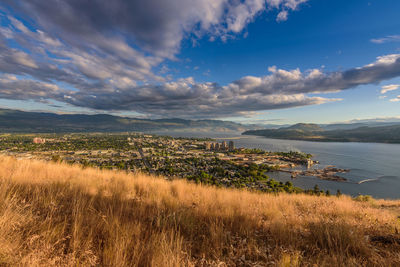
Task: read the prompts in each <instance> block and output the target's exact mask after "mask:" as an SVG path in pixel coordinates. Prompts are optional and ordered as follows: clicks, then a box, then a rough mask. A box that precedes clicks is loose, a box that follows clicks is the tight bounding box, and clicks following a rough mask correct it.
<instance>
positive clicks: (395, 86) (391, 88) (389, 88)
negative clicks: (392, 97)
mask: <svg viewBox="0 0 400 267" xmlns="http://www.w3.org/2000/svg"><path fill="white" fill-rule="evenodd" d="M399 87H400V84H389V85H384V86H382V90H381V94H386V93H387V92H390V91H394V90H397V89H398V88H399Z"/></svg>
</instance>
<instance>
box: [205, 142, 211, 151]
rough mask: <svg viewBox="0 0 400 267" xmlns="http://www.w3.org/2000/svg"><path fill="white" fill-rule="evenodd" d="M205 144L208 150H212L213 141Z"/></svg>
mask: <svg viewBox="0 0 400 267" xmlns="http://www.w3.org/2000/svg"><path fill="white" fill-rule="evenodd" d="M204 145H205V147H206V150H211V143H209V142H206V143H204Z"/></svg>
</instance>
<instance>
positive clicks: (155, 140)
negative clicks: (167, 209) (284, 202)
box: [0, 133, 341, 193]
mask: <svg viewBox="0 0 400 267" xmlns="http://www.w3.org/2000/svg"><path fill="white" fill-rule="evenodd" d="M0 148H1V153H2V154H5V155H7V156H15V157H17V158H34V159H42V160H46V161H63V162H67V163H70V164H80V165H82V166H84V167H98V168H101V169H114V170H125V171H127V172H146V173H150V174H156V175H159V176H163V177H166V178H167V179H170V180H172V179H177V178H184V179H187V180H191V181H194V182H196V183H202V184H210V185H216V186H223V187H234V188H247V189H251V190H259V191H263V192H281V191H286V192H290V193H291V192H302V191H303V189H305V188H303V189H301V188H299V187H294V186H293V184H292V182H291V181H286V182H285V183H283V182H279V181H275V180H274V179H271V178H270V177H269V175H270V174H271V173H274V172H281V171H282V172H289V173H292V175H293V177H294V176H295V174H296V173H297V172H298V171H297V170H298V169H301V168H306V169H310V172H315V169H313V170H311V167H312V166H313V165H315V164H316V163H318V162H317V161H314V160H312V155H310V154H306V153H299V152H293V151H289V152H269V151H265V150H262V149H249V148H244V147H236V148H235V143H234V141H233V140H229V141H216V140H213V139H210V138H173V137H168V136H157V135H149V134H138V133H123V134H122V133H121V134H98V133H97V134H96V133H93V134H60V135H51V134H50V135H49V134H47V135H41V136H40V137H39V136H36V135H31V134H25V135H3V136H2V137H1V146H0ZM335 174H336V171H335V170H331V172H330V173H325V176H324V177H323V176H321V175H320V173H317V172H315V175H316V176H318V177H320V178H324V179H330V180H338V181H339V180H341V179H339V178H338V177H337V176H335ZM327 177H328V178H327ZM306 191H307V190H306ZM312 192H313V193H320V190H316V189H315V188H314V189H312ZM309 193H311V191H310V192H309ZM324 193H326V192H324Z"/></svg>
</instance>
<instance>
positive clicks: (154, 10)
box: [5, 0, 308, 57]
mask: <svg viewBox="0 0 400 267" xmlns="http://www.w3.org/2000/svg"><path fill="white" fill-rule="evenodd" d="M307 1H308V0H245V1H235V0H162V1H160V0H146V1H142V0H113V1H110V0H92V1H87V0H60V1H53V2H52V3H51V4H49V3H48V2H47V1H43V0H29V1H24V0H5V3H7V4H8V5H9V6H11V7H13V8H14V9H16V10H19V11H21V12H23V13H25V14H27V15H29V16H31V17H33V19H34V20H35V21H36V22H37V23H38V24H39V25H40V26H41V28H43V29H44V30H45V31H48V32H58V33H60V32H61V33H62V35H63V36H62V38H63V39H64V40H65V41H68V42H69V43H71V44H73V45H82V42H84V43H93V44H94V45H96V46H98V47H101V48H102V49H104V50H107V51H108V52H112V51H110V50H114V49H115V48H117V47H116V44H109V43H108V40H109V39H110V38H112V39H114V38H117V39H125V40H124V41H126V42H128V43H129V42H135V44H136V45H138V46H139V47H141V48H143V49H144V50H145V51H148V52H151V53H152V54H156V55H158V56H162V57H172V56H173V55H174V54H175V53H177V52H178V51H179V46H180V43H181V41H182V39H183V38H184V37H185V36H188V35H191V36H192V37H193V36H197V37H200V36H202V35H203V34H208V35H211V36H213V37H220V38H222V39H226V38H227V37H229V35H231V34H235V33H239V32H241V31H242V30H243V29H244V28H245V27H246V26H247V24H249V23H250V22H252V21H253V20H254V19H255V17H257V16H258V15H260V14H261V13H262V12H265V11H268V10H276V11H278V13H279V15H278V17H277V20H280V21H281V20H286V19H287V17H288V12H289V11H293V10H296V9H297V8H298V6H299V5H300V4H302V3H304V2H307ZM117 51H118V49H117ZM119 52H121V51H119Z"/></svg>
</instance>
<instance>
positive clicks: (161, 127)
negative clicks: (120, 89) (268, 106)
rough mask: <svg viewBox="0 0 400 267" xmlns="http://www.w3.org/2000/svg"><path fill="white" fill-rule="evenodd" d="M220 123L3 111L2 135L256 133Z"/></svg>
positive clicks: (225, 122)
mask: <svg viewBox="0 0 400 267" xmlns="http://www.w3.org/2000/svg"><path fill="white" fill-rule="evenodd" d="M254 128H255V127H254V126H251V125H242V124H239V123H235V122H230V121H221V120H184V119H156V120H151V119H141V118H130V117H121V116H114V115H108V114H97V115H87V114H55V113H46V112H26V111H19V110H10V109H0V132H3V133H18V132H19V133H30V132H38V133H39V132H40V133H53V132H56V133H57V132H125V131H138V132H149V131H185V130H190V131H214V132H215V131H216V132H232V131H233V132H243V131H246V130H249V129H254Z"/></svg>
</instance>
